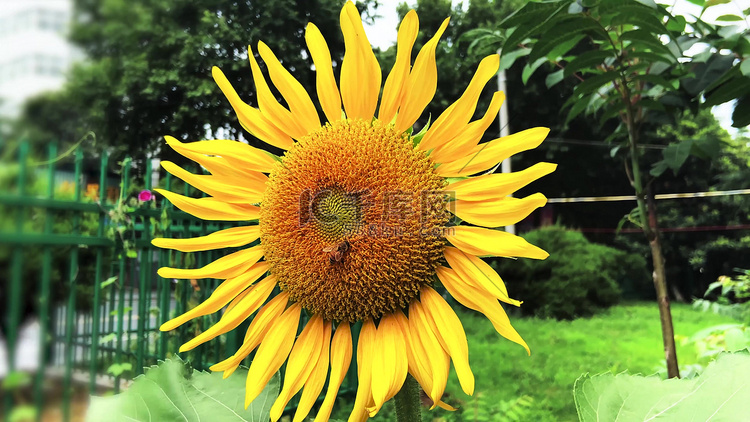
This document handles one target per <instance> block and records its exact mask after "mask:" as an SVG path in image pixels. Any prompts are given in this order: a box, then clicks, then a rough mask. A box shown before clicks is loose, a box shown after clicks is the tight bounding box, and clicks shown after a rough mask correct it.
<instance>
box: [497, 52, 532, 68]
mask: <svg viewBox="0 0 750 422" xmlns="http://www.w3.org/2000/svg"><path fill="white" fill-rule="evenodd" d="M529 53H531V49H530V48H519V49H517V50H513V51H511V52H509V53H506V52H504V51H503V54H502V55H501V56H500V68H499V69H498V70H499V71H500V70H506V69H510V67H511V66H513V63H515V62H516V60H517V59H518V58H519V57H523V56H528V55H529Z"/></svg>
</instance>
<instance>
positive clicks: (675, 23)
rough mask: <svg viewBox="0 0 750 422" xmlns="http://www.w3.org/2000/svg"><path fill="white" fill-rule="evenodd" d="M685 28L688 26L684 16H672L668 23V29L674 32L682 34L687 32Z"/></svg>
mask: <svg viewBox="0 0 750 422" xmlns="http://www.w3.org/2000/svg"><path fill="white" fill-rule="evenodd" d="M685 26H687V20H686V19H685V17H684V16H679V15H678V16H670V17H669V20H668V21H667V29H668V30H670V31H672V32H678V33H681V32H683V31H685Z"/></svg>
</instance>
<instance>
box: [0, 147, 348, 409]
mask: <svg viewBox="0 0 750 422" xmlns="http://www.w3.org/2000/svg"><path fill="white" fill-rule="evenodd" d="M7 147H8V146H7V145H6V148H7ZM57 154H58V152H57V149H56V147H55V145H49V146H48V148H47V154H46V155H47V157H48V158H47V160H46V161H42V162H40V161H39V157H34V158H31V157H30V154H29V145H27V144H25V143H20V144H18V145H17V151H16V155H17V161H15V160H14V161H13V162H11V163H3V164H0V165H2V166H3V167H5V170H4V171H3V172H0V183H4V185H0V271H1V273H0V277H3V278H4V286H3V289H2V291H0V296H5V297H4V298H1V299H2V300H3V301H4V302H3V303H2V305H0V306H3V307H4V309H3V310H2V311H0V313H2V314H4V315H3V318H4V319H3V324H2V326H1V327H0V328H1V330H0V331H1V332H2V336H1V337H2V339H0V341H3V342H4V343H5V346H6V347H5V349H6V353H5V354H6V355H7V365H6V367H5V368H2V366H1V364H0V378H4V380H3V388H2V404H1V405H2V413H0V415H1V416H3V417H4V418H3V419H5V420H8V418H9V416H10V415H11V413H12V412H19V411H20V409H22V410H23V411H24V412H25V413H26V414H27V415H33V416H31V418H32V419H33V420H62V421H70V420H82V417H83V413H84V412H85V406H86V402H87V397H88V394H101V393H103V392H106V391H114V392H118V391H120V390H121V389H122V388H124V386H126V385H127V381H128V380H130V379H132V378H133V377H134V376H136V375H138V374H140V373H142V372H143V368H144V367H147V366H149V365H154V364H156V363H157V361H158V360H161V359H165V358H167V357H169V356H170V355H172V354H173V353H174V352H176V351H177V350H178V348H179V345H181V344H182V343H184V342H185V341H187V340H189V339H190V338H192V337H194V336H195V335H196V334H197V333H199V332H200V331H202V330H203V329H205V328H207V327H208V326H210V325H212V324H213V323H215V322H216V321H217V320H218V318H219V315H210V316H206V317H202V318H199V319H198V320H194V321H192V322H190V323H188V324H185V325H183V326H181V327H180V328H178V329H177V330H175V331H173V332H167V333H164V332H160V331H159V330H158V327H159V326H160V325H161V324H162V323H163V322H165V321H167V320H168V319H170V318H172V317H174V316H175V315H177V314H180V313H182V312H185V311H186V310H188V309H190V308H191V307H193V306H195V305H197V304H198V303H200V302H201V301H202V300H204V299H205V298H207V297H208V295H209V294H210V292H211V291H212V290H213V289H214V288H215V287H216V286H217V285H218V284H219V283H220V282H221V280H211V279H203V280H179V281H177V280H166V279H163V278H161V277H159V276H157V275H156V270H157V269H158V268H159V267H161V266H177V267H185V268H190V267H200V266H203V265H206V264H208V263H209V262H211V261H213V260H214V259H216V258H219V257H221V256H223V255H225V254H226V253H229V252H232V250H220V251H206V252H199V253H190V254H187V253H181V252H176V251H166V250H161V249H157V248H154V247H153V246H152V245H151V239H152V238H153V237H161V236H165V237H194V236H201V235H206V234H209V233H211V232H213V231H216V230H220V229H223V228H228V227H231V226H233V225H236V223H216V222H205V221H203V220H199V219H196V218H194V217H192V216H190V215H188V214H186V213H183V212H181V211H179V210H176V209H174V208H172V206H171V205H170V204H169V203H168V202H167V201H164V202H163V203H161V202H160V203H159V205H157V204H156V203H155V202H154V201H148V202H142V201H138V199H137V192H138V191H140V190H141V189H144V190H150V189H151V188H152V186H151V184H152V177H151V176H152V169H151V163H150V162H147V163H146V165H145V168H144V169H142V170H143V171H142V172H141V174H143V175H145V177H140V178H132V177H131V171H132V170H133V169H132V168H131V165H130V160H127V159H126V160H125V161H123V162H122V163H120V164H118V163H110V162H109V160H108V157H107V155H106V154H103V155H102V156H101V158H100V159H96V160H93V161H92V160H91V159H90V158H87V159H86V160H84V154H83V151H82V150H81V149H78V150H76V151H75V152H74V153H73V154H70V155H69V156H66V157H64V158H62V159H61V158H59V157H58V155H57ZM193 171H199V170H197V169H193ZM71 172H72V175H73V177H72V180H73V182H72V183H70V182H68V181H65V180H64V179H70V177H69V174H70V173H71ZM116 172H120V174H119V175H118V174H116ZM3 177H4V179H3ZM160 185H161V186H162V187H164V188H166V189H169V190H176V191H180V192H183V193H184V194H186V195H191V196H194V195H197V194H198V193H197V192H195V191H194V190H193V189H192V188H190V187H189V186H187V185H185V184H184V183H182V182H181V181H179V180H173V179H172V178H171V177H170V176H169V175H165V177H163V179H162V180H161V181H160ZM246 324H247V323H246ZM243 334H244V330H243V327H239V328H238V329H236V330H233V331H231V332H230V333H227V334H225V335H223V336H221V337H220V338H218V339H217V340H214V341H212V342H210V343H208V344H206V345H204V346H202V347H198V348H197V349H195V350H193V351H191V352H189V353H186V354H182V355H181V357H182V358H183V359H186V360H188V361H190V362H191V364H192V366H193V367H194V368H196V369H201V370H203V369H207V368H208V367H209V366H210V365H212V364H213V363H215V362H218V361H220V360H223V359H224V358H225V357H227V356H229V355H231V354H232V353H234V351H235V350H236V349H237V348H238V347H239V345H240V344H241V341H242V337H241V336H242V335H243ZM3 370H4V372H5V373H3ZM349 378H350V381H349V382H350V383H351V382H352V381H351V379H352V377H349ZM351 390H352V388H351V384H348V385H345V386H344V388H343V389H342V391H343V392H346V391H351Z"/></svg>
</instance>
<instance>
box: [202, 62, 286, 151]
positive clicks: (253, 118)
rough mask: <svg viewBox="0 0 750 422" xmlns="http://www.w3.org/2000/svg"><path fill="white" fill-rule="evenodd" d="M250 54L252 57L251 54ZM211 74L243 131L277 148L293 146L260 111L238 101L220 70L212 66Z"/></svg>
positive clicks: (235, 93) (283, 133) (238, 97)
mask: <svg viewBox="0 0 750 422" xmlns="http://www.w3.org/2000/svg"><path fill="white" fill-rule="evenodd" d="M250 54H251V55H252V53H250ZM211 73H212V75H213V77H214V81H216V84H217V85H218V86H219V89H221V92H223V93H224V96H225V97H227V100H229V104H230V105H231V106H232V108H233V109H234V112H235V113H237V118H238V119H239V121H240V124H241V125H242V127H243V128H245V130H247V131H248V132H250V133H251V134H252V135H253V136H255V137H257V138H258V139H260V140H262V141H263V142H266V143H267V144H269V145H273V146H275V147H277V148H281V149H285V150H286V149H289V148H291V147H292V145H294V141H292V138H291V137H290V136H289V134H287V133H286V132H284V131H283V130H281V129H279V128H278V127H276V126H275V125H274V124H273V123H272V122H271V121H270V120H269V119H267V118H266V117H265V116H264V115H263V113H261V112H260V110H258V109H256V108H254V107H250V106H249V105H247V104H246V103H245V102H243V101H242V100H241V99H240V96H239V95H237V91H235V90H234V88H233V87H232V84H230V83H229V80H228V79H227V77H226V76H224V73H223V72H222V71H221V69H219V68H218V67H216V66H214V67H213V68H212V69H211Z"/></svg>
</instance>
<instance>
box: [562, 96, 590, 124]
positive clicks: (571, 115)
mask: <svg viewBox="0 0 750 422" xmlns="http://www.w3.org/2000/svg"><path fill="white" fill-rule="evenodd" d="M570 98H571V99H572V98H575V97H570ZM588 102H589V98H588V97H586V98H579V99H578V100H576V101H575V102H574V103H573V107H571V108H570V111H569V112H568V117H567V118H566V119H565V124H568V123H569V122H570V121H571V120H573V119H575V118H576V117H577V116H578V115H579V114H581V112H583V110H586V106H587V105H588Z"/></svg>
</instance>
